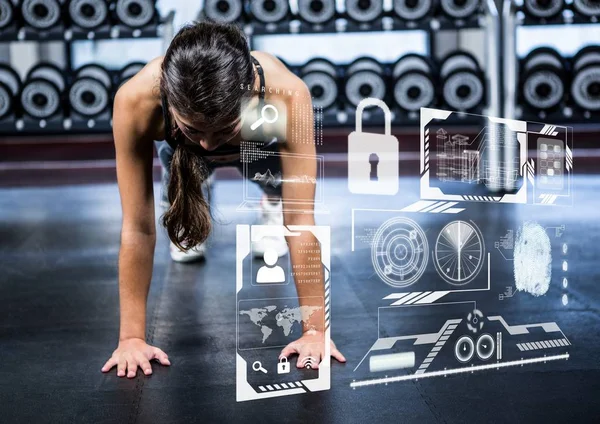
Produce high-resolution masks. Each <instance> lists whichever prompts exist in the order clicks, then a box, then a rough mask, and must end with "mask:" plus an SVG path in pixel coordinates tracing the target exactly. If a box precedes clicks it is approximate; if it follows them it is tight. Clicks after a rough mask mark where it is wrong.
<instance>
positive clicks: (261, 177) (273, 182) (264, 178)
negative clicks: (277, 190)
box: [252, 169, 282, 187]
mask: <svg viewBox="0 0 600 424" xmlns="http://www.w3.org/2000/svg"><path fill="white" fill-rule="evenodd" d="M252 181H258V182H262V183H264V184H265V185H270V186H271V187H279V186H280V185H281V182H282V180H281V172H277V173H276V174H275V175H273V174H272V173H271V170H270V169H267V170H266V171H265V173H264V174H261V173H260V172H257V173H256V174H254V177H253V178H252Z"/></svg>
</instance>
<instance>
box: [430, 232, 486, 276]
mask: <svg viewBox="0 0 600 424" xmlns="http://www.w3.org/2000/svg"><path fill="white" fill-rule="evenodd" d="M484 253H485V246H484V244H483V237H482V236H481V233H480V232H479V229H478V228H477V227H476V226H475V225H474V224H472V223H470V222H466V221H452V222H451V223H449V224H448V225H446V226H445V227H444V228H443V229H442V231H441V232H440V234H439V235H438V238H437V240H436V242H435V251H434V252H433V254H434V259H435V261H434V263H435V267H436V269H437V271H438V273H439V274H440V275H441V276H442V278H443V279H444V280H446V281H447V282H448V283H450V284H452V285H454V286H462V285H465V284H467V283H469V282H470V281H471V280H473V278H475V277H476V276H477V274H479V271H481V268H482V267H483V262H484Z"/></svg>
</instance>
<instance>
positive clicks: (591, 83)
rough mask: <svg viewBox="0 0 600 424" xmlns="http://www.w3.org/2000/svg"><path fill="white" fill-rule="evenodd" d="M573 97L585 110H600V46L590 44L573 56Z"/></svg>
mask: <svg viewBox="0 0 600 424" xmlns="http://www.w3.org/2000/svg"><path fill="white" fill-rule="evenodd" d="M572 69H573V80H572V81H571V97H572V99H573V101H574V102H575V104H576V105H577V106H579V107H580V108H582V109H583V110H585V111H599V110H600V46H588V47H584V48H583V49H581V50H580V51H579V52H578V53H577V54H576V55H575V57H573V68H572Z"/></svg>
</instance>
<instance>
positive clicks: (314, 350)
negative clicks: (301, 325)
mask: <svg viewBox="0 0 600 424" xmlns="http://www.w3.org/2000/svg"><path fill="white" fill-rule="evenodd" d="M330 346H331V348H330V351H331V352H330V353H331V356H333V357H334V358H335V359H337V360H338V361H340V362H346V358H345V357H344V355H342V352H340V351H339V350H337V347H335V343H334V342H333V340H330ZM294 353H297V354H298V360H297V362H296V367H297V368H304V367H305V365H307V364H308V363H309V362H310V367H311V368H313V369H317V368H319V364H320V363H321V360H322V359H323V357H324V356H325V334H324V333H322V332H321V331H316V330H308V331H306V332H305V333H304V334H302V337H300V338H299V339H298V340H296V341H294V342H292V343H290V344H288V345H287V346H286V347H285V348H283V350H282V351H281V353H280V354H279V359H281V358H283V357H284V356H285V357H286V358H287V357H289V356H290V355H293V354H294ZM308 357H311V358H312V360H309V359H307V358H308Z"/></svg>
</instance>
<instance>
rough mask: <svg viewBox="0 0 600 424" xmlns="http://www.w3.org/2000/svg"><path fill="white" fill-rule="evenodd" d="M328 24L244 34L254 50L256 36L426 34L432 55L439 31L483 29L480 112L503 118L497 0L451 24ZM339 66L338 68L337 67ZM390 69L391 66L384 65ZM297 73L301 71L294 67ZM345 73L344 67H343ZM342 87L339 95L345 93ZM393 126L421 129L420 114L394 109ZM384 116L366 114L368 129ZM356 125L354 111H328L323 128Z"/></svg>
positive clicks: (251, 26) (254, 27)
mask: <svg viewBox="0 0 600 424" xmlns="http://www.w3.org/2000/svg"><path fill="white" fill-rule="evenodd" d="M340 16H341V17H340V18H338V19H334V20H332V21H330V22H328V23H325V24H309V23H307V22H303V21H300V20H298V19H287V20H285V21H283V22H279V23H268V24H264V23H260V22H254V21H253V22H252V23H244V24H243V27H244V31H245V33H246V34H247V35H248V37H249V39H250V45H251V47H252V46H253V40H254V37H256V36H262V35H275V34H343V33H355V32H397V31H424V32H425V33H426V34H427V37H428V48H429V52H430V55H433V53H434V52H435V51H436V45H435V33H436V32H437V31H440V30H461V29H469V28H482V29H484V30H485V38H486V46H487V48H486V52H485V61H484V64H483V65H484V66H483V69H484V70H485V87H486V90H485V91H486V98H487V107H486V108H484V110H482V111H481V113H482V114H486V115H491V116H500V113H501V101H500V92H501V77H500V61H499V55H500V29H501V23H500V17H499V14H498V9H497V7H496V4H495V2H494V0H483V1H482V9H481V10H480V11H479V12H478V13H477V14H475V15H473V16H471V17H470V18H468V19H464V20H452V19H449V18H446V17H443V16H440V17H436V18H435V19H432V18H430V17H428V18H427V19H425V20H422V21H417V22H408V21H403V20H401V19H399V18H398V17H396V16H392V12H390V11H387V12H385V13H384V16H382V17H380V18H378V19H376V20H374V21H371V22H369V23H359V22H355V21H353V20H351V19H350V18H348V17H347V16H345V15H344V14H341V15H340ZM338 66H339V65H338ZM384 67H385V68H389V65H384ZM291 68H293V69H292V70H297V69H299V67H291ZM341 68H342V70H343V69H344V66H341ZM341 88H342V87H338V92H340V93H342V92H343V90H341ZM463 116H464V120H463V121H462V122H460V124H461V125H469V124H470V123H472V122H469V119H470V118H469V116H468V115H463ZM392 117H393V120H392V124H393V125H396V126H415V125H416V126H418V125H419V120H418V119H419V118H418V114H416V115H415V116H413V117H412V118H409V119H402V118H406V116H403V114H401V113H399V111H398V110H397V109H396V108H392ZM383 119H384V115H383V113H382V112H378V111H371V112H369V111H365V114H364V120H365V125H381V124H382V123H383ZM354 122H355V115H354V111H347V110H344V111H326V112H325V113H324V116H323V125H324V126H353V125H354Z"/></svg>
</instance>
